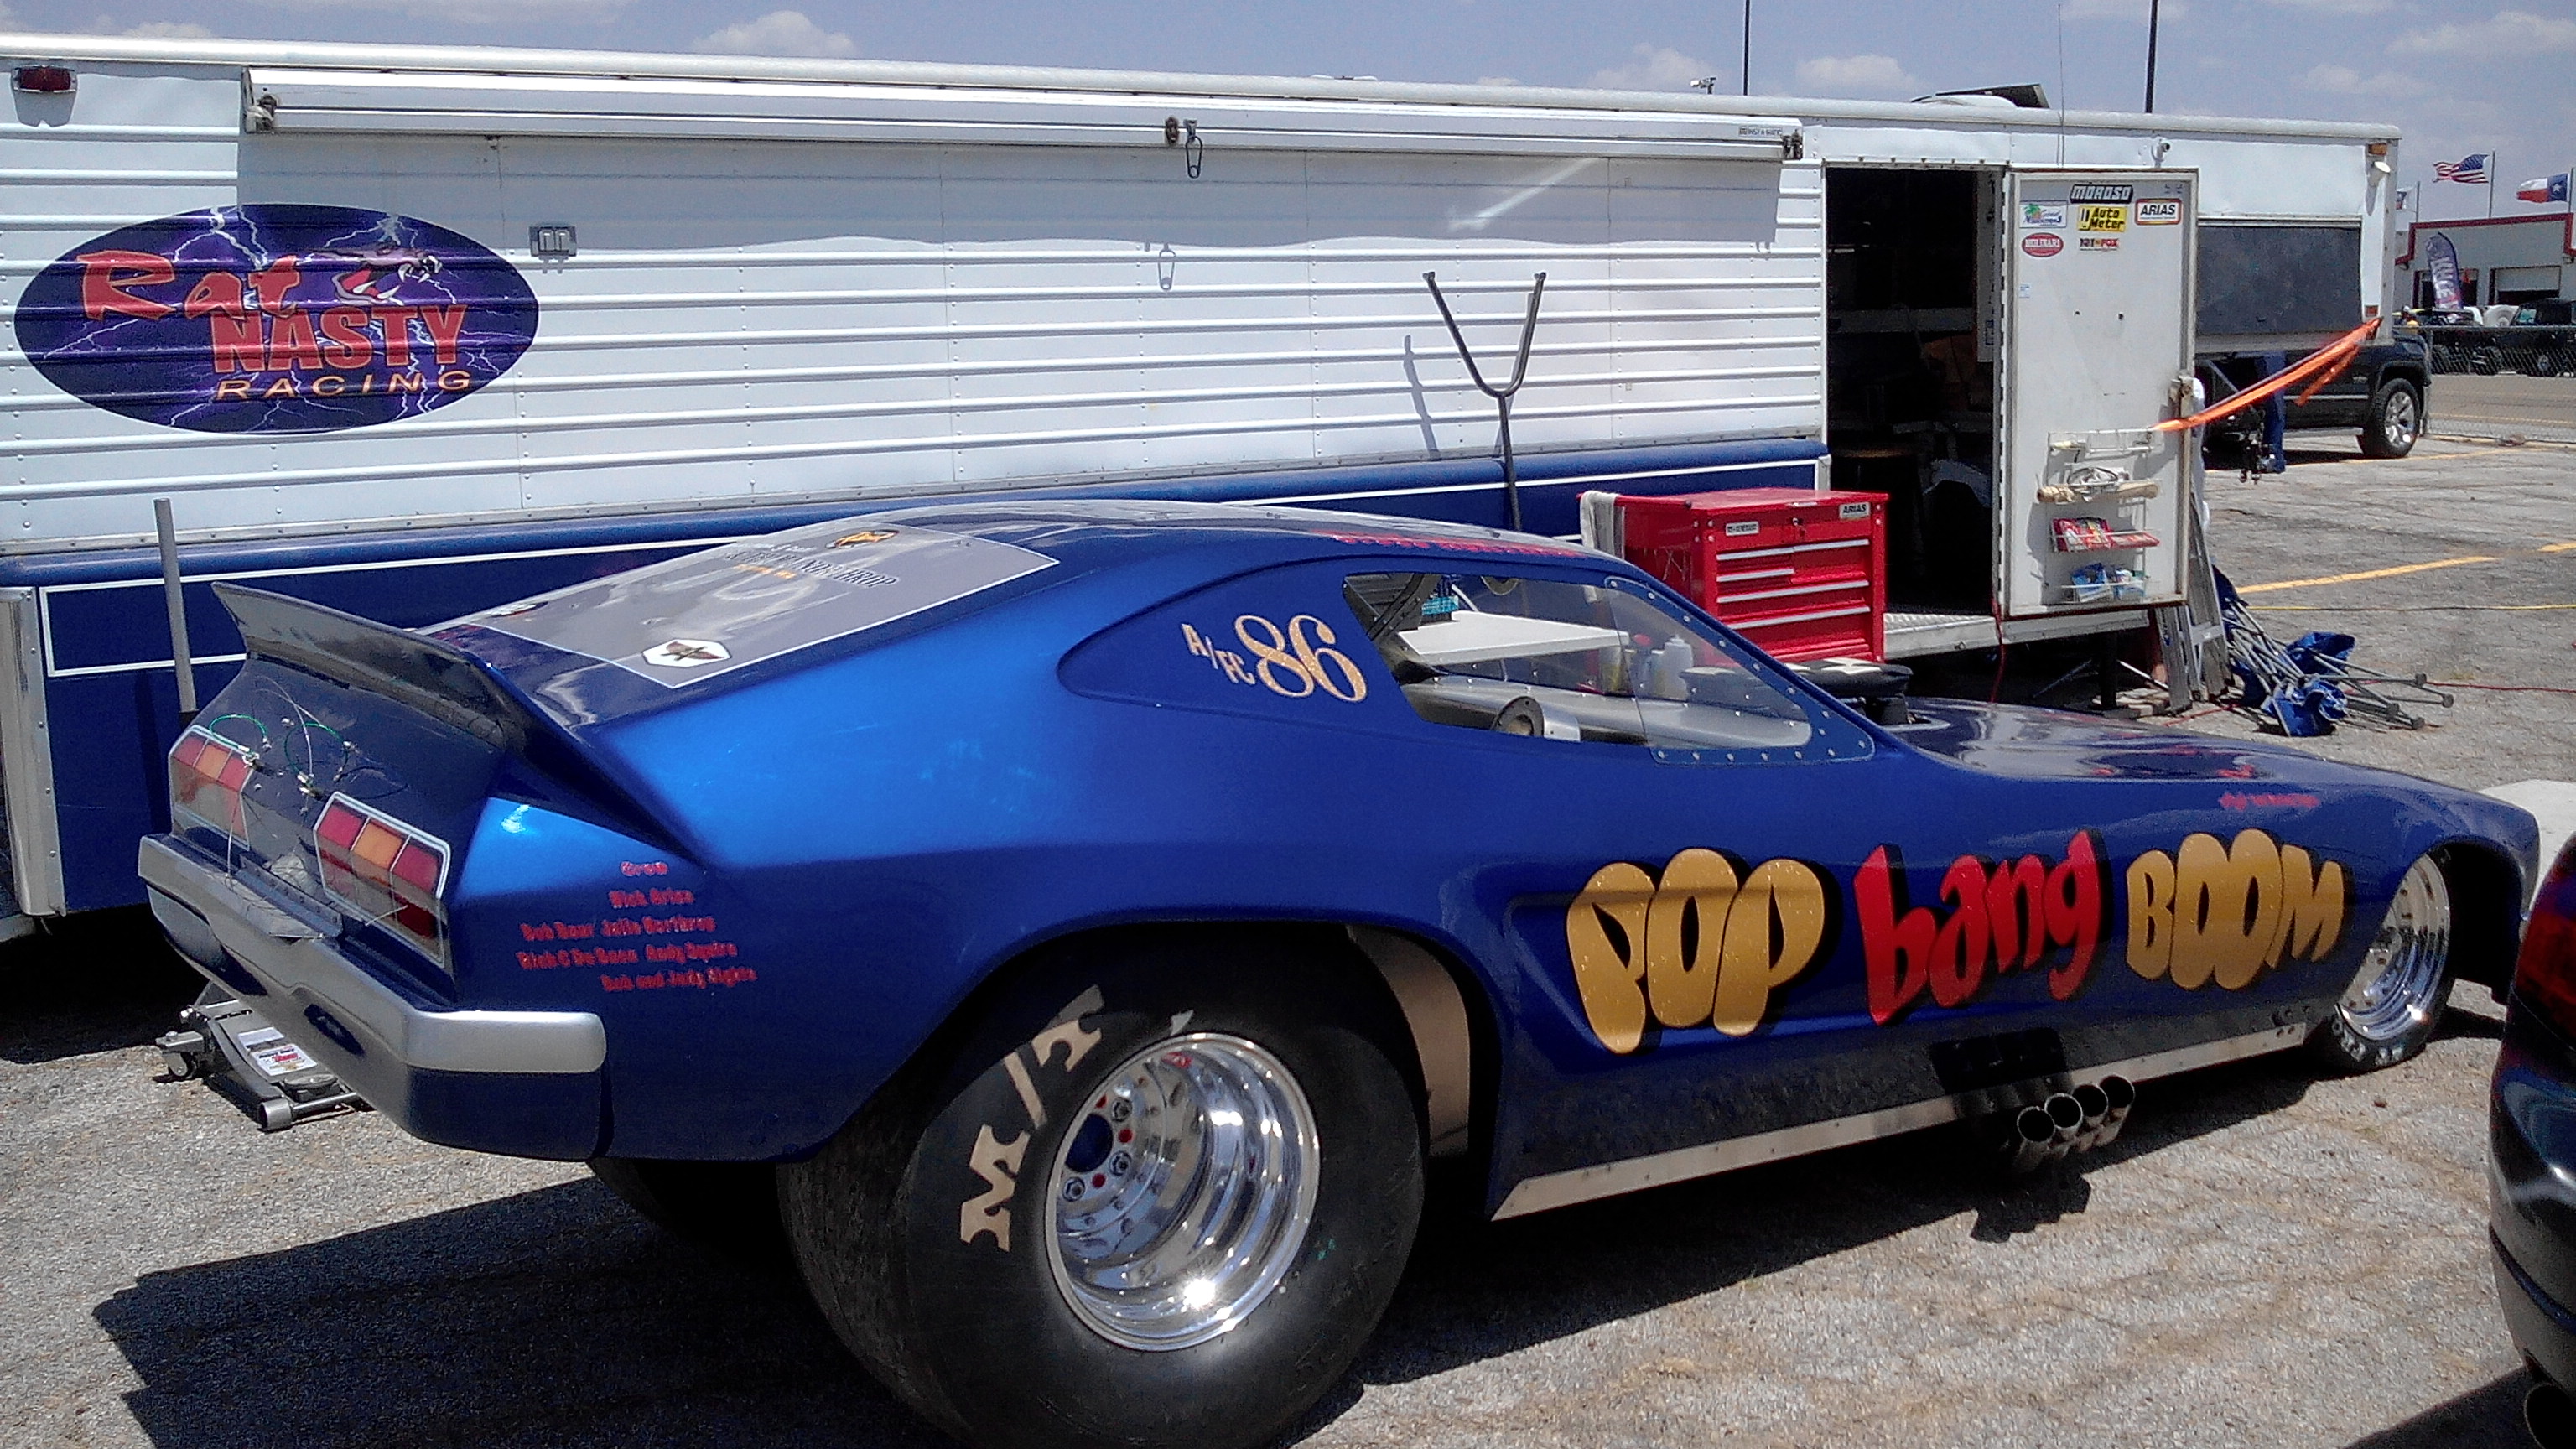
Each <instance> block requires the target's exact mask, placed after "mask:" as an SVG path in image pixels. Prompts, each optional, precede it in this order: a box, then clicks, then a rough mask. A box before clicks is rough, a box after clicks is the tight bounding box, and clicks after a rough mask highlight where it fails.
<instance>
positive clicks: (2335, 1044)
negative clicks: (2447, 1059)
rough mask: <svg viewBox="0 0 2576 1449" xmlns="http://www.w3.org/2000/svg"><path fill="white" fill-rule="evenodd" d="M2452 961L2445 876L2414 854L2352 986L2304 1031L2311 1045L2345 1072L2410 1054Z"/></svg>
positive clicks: (2439, 1007)
mask: <svg viewBox="0 0 2576 1449" xmlns="http://www.w3.org/2000/svg"><path fill="white" fill-rule="evenodd" d="M2456 965H2457V963H2456V962H2455V961H2453V959H2452V954H2451V884H2450V879H2449V877H2447V876H2445V875H2444V874H2443V872H2442V865H2441V862H2440V861H2438V860H2436V859H2434V858H2433V857H2432V856H2429V855H2427V856H2421V857H2418V858H2417V859H2416V861H2415V863H2414V864H2413V865H2412V866H2409V867H2408V868H2407V871H2406V875H2405V877H2404V879H2402V880H2400V881H2399V882H2398V884H2397V893H2396V896H2395V897H2394V898H2393V899H2392V900H2390V901H2389V903H2388V914H2387V915H2386V916H2385V917H2384V918H2382V920H2381V921H2380V925H2379V933H2378V935H2376V936H2375V937H2373V938H2372V940H2371V943H2370V948H2369V949H2368V950H2366V951H2364V952H2363V953H2362V958H2361V968H2360V970H2358V971H2357V972H2355V973H2354V975H2353V979H2352V985H2351V986H2350V987H2348V988H2346V989H2345V991H2344V994H2343V999H2342V1000H2340V1001H2338V1002H2336V1003H2335V1009H2334V1011H2333V1013H2332V1014H2331V1015H2329V1016H2328V1017H2327V1018H2326V1019H2325V1020H2324V1021H2323V1022H2320V1023H2319V1024H2318V1026H2317V1029H2316V1031H2315V1032H2314V1033H2313V1034H2311V1035H2310V1036H2309V1038H2308V1048H2309V1050H2310V1051H2311V1052H2312V1053H2313V1054H2314V1055H2315V1056H2316V1057H2317V1058H2318V1059H2319V1060H2320V1061H2321V1062H2322V1063H2323V1064H2324V1065H2325V1066H2326V1067H2327V1068H2328V1069H2329V1070H2331V1071H2334V1072H2336V1073H2337V1074H2339V1075H2347V1076H2349V1075H2353V1074H2356V1073H2361V1072H2376V1071H2381V1070H2384V1069H2385V1068H2388V1067H2393V1066H2396V1065H2397V1064H2398V1063H2400V1062H2402V1061H2405V1060H2406V1059H2408V1058H2409V1057H2412V1056H2414V1055H2415V1054H2416V1053H2418V1052H2420V1051H2422V1050H2424V1045H2425V1043H2427V1042H2429V1041H2431V1040H2432V1039H2433V1032H2434V1029H2435V1028H2436V1027H2439V1026H2440V1025H2441V1024H2442V1012H2443V1010H2444V1009H2445V1007H2446V1005H2447V1003H2448V1002H2449V1001H2450V999H2451V978H2452V973H2453V971H2454V970H2455V969H2456Z"/></svg>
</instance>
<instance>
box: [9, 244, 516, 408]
mask: <svg viewBox="0 0 2576 1449" xmlns="http://www.w3.org/2000/svg"><path fill="white" fill-rule="evenodd" d="M17 322H18V344H19V346H21V347H23V348H24V349H26V353H27V360H28V361H30V362H32V363H34V364H35V366H36V370H37V371H39V372H41V373H43V374H44V375H45V377H46V378H47V379H48V380H49V381H51V382H52V383H53V384H54V385H55V386H57V387H59V388H61V389H62V390H63V391H65V392H67V393H70V394H71V395H72V396H74V397H77V398H80V399H82V400H83V401H85V402H89V403H92V404H95V405H96V406H99V407H102V408H106V409H107V410H108V411H110V412H116V413H122V414H124V415H125V416H127V417H129V418H139V419H141V420H142V421H144V422H147V423H162V424H166V425H168V426H170V427H174V428H192V429H195V430H196V431H198V432H205V433H320V432H332V431H336V430H338V429H341V428H359V427H365V426H366V425H368V424H370V423H384V422H392V421H393V420H395V419H397V418H407V417H415V416H418V415H419V414H422V413H426V412H429V411H431V410H432V409H435V408H440V407H444V406H446V405H447V404H449V403H452V402H455V401H456V400H458V399H459V398H462V397H465V396H467V395H469V394H471V393H473V392H474V391H475V390H476V389H478V388H480V387H482V386H483V385H484V384H486V383H488V382H490V381H492V380H493V379H494V378H496V377H499V376H500V375H501V374H503V373H505V372H507V371H509V370H510V367H511V364H513V363H515V362H517V361H518V360H519V354H521V353H523V352H525V351H527V350H528V343H529V341H530V340H531V339H533V338H534V337H535V336H536V333H537V297H536V294H535V293H534V292H532V291H530V290H529V289H528V283H527V279H526V278H524V277H522V276H520V275H519V271H518V269H517V268H516V267H513V266H511V265H510V264H509V263H508V262H506V261H504V260H502V259H501V258H500V257H498V256H496V255H494V254H493V253H492V252H491V251H490V250H488V249H486V248H484V247H483V246H481V245H479V244H477V243H476V242H474V241H472V240H470V239H468V238H466V237H463V236H459V235H457V234H456V233H455V232H452V231H449V230H448V229H447V228H445V227H442V226H433V225H431V224H430V223H428V222H425V221H416V220H414V219H412V218H410V217H407V216H388V215H386V214H384V213H383V212H377V211H356V210H352V209H350V208H348V207H343V206H227V207H218V208H216V209H214V210H212V211H196V212H190V213H188V214H187V215H185V216H171V217H163V218H162V219H161V220H159V221H147V222H140V223H138V224H136V225H133V226H129V227H123V228H120V229H118V230H116V231H112V232H109V233H108V234H107V235H105V236H102V237H99V238H97V239H96V240H94V241H91V242H89V243H88V244H86V245H84V246H82V247H79V248H77V249H76V250H74V251H73V252H72V253H71V254H70V255H69V256H66V257H64V258H63V259H62V260H60V261H58V262H55V263H54V264H53V265H51V266H49V267H47V268H45V269H44V270H43V271H42V272H39V273H37V274H36V278H35V280H34V281H32V282H30V283H28V284H27V291H26V295H25V296H23V297H21V298H20V299H19V302H18V318H17Z"/></svg>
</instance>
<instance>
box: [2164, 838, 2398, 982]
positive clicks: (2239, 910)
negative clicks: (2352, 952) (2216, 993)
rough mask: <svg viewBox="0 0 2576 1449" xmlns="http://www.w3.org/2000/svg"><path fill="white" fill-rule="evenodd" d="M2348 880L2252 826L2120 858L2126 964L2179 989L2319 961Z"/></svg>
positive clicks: (2330, 946)
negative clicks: (2227, 836) (2125, 869)
mask: <svg viewBox="0 0 2576 1449" xmlns="http://www.w3.org/2000/svg"><path fill="white" fill-rule="evenodd" d="M2348 885H2349V882H2348V881H2347V880H2346V878H2345V875H2344V869H2343V866H2342V865H2341V864H2340V863H2338V862H2336V861H2331V860H2328V861H2316V860H2313V859H2311V857H2310V856H2309V854H2308V852H2306V851H2305V850H2302V849H2300V848H2299V847H2298V846H2295V845H2283V844H2281V843H2280V842H2278V841H2276V840H2274V839H2273V838H2272V837H2271V836H2269V835H2267V834H2265V833H2264V832H2262V831H2260V830H2243V831H2239V832H2237V835H2236V838H2235V839H2234V840H2232V841H2228V842H2225V843H2222V842H2220V840H2219V838H2218V837H2217V836H2215V835H2209V834H2194V835H2188V836H2185V837H2184V838H2183V842H2182V845H2181V846H2180V847H2179V848H2178V849H2176V850H2175V851H2174V852H2173V853H2172V854H2170V855H2168V854H2167V853H2165V852H2164V851H2161V850H2150V851H2148V852H2146V853H2145V854H2143V855H2141V856H2139V857H2138V858H2137V859H2136V860H2134V861H2131V862H2130V863H2129V874H2128V886H2129V969H2131V970H2133V971H2135V972H2137V973H2138V974H2139V975H2140V976H2144V977H2146V978H2147V979H2149V980H2151V981H2152V980H2155V979H2158V978H2163V979H2166V980H2170V981H2172V982H2173V984H2174V985H2176V986H2179V987H2182V988H2183V989H2184V990H2186V991H2197V990H2199V989H2200V988H2201V987H2203V986H2207V985H2209V984H2210V983H2212V982H2216V983H2217V984H2218V986H2219V988H2220V989H2222V990H2226V991H2241V990H2243V989H2245V988H2246V987H2248V986H2251V985H2253V984H2254V982H2255V981H2256V980H2257V979H2258V978H2260V977H2261V976H2262V974H2263V973H2264V972H2265V971H2268V970H2270V969H2272V968H2274V967H2276V966H2279V965H2280V964H2282V963H2283V962H2284V961H2322V960H2324V959H2325V958H2326V957H2327V956H2329V955H2331V954H2333V952H2334V949H2335V946H2336V944H2337V943H2338V942H2339V941H2340V940H2341V939H2342V937H2343V917H2344V907H2345V901H2346V898H2347V895H2348V893H2349V892H2348Z"/></svg>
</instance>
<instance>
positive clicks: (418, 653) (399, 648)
mask: <svg viewBox="0 0 2576 1449" xmlns="http://www.w3.org/2000/svg"><path fill="white" fill-rule="evenodd" d="M213 587H214V591H215V597H216V598H218V599H220V600H222V601H223V605H224V607H225V608H226V609H228V610H230V611H232V616H233V622H234V623H235V624H236V625H238V626H239V627H240V629H241V636H242V644H243V647H244V649H245V651H246V652H247V653H248V654H249V655H250V657H252V658H254V659H266V660H270V661H273V662H275V663H279V664H284V665H286V666H288V667H290V668H294V669H300V670H303V671H305V672H306V673H309V674H317V675H320V676H321V677H323V678H325V679H329V680H334V681H336V682H338V683H341V684H345V685H348V686H350V687H352V688H355V689H360V690H364V691H366V692H367V693H370V694H374V695H378V696H381V697H383V698H385V699H389V700H392V701H393V702H395V703H397V704H400V705H402V706H404V707H406V708H408V709H411V710H414V711H416V712H418V713H420V714H422V715H425V716H427V717H429V718H431V719H434V720H437V721H438V722H439V723H441V724H444V725H448V726H450V727H451V728H454V729H457V730H461V731H463V732H464V733H466V734H469V735H472V736H474V737H475V738H476V739H479V740H482V741H483V742H484V743H486V744H488V745H490V746H492V747H493V748H494V749H496V750H499V751H501V752H502V753H504V754H508V755H513V756H516V757H518V758H519V759H521V760H523V761H525V762H526V763H527V764H528V765H529V766H531V767H533V768H534V769H535V770H536V771H538V772H539V773H540V774H542V775H544V776H546V777H547V778H549V779H551V780H553V781H555V782H556V783H557V784H560V785H562V786H564V787H566V788H568V789H569V790H571V791H572V792H574V793H576V794H578V795H580V796H581V797H582V798H584V799H586V800H588V801H590V802H591V803H592V804H593V805H595V806H597V807H598V808H599V809H600V810H602V811H603V812H605V813H606V814H608V815H609V816H611V817H613V818H614V819H615V821H616V822H617V825H618V828H620V829H621V830H624V831H625V832H626V833H628V834H631V835H635V836H638V837H641V838H643V839H646V840H649V841H651V842H653V843H654V844H657V845H661V846H663V847H665V848H668V849H673V850H680V853H682V854H686V853H687V852H686V851H685V850H681V847H680V845H679V842H678V841H676V840H675V839H674V838H673V833H672V832H671V830H670V829H669V828H668V827H667V826H665V825H664V824H663V823H662V820H661V817H660V816H659V815H657V814H656V813H655V812H654V811H652V810H650V809H648V808H646V806H645V805H644V804H643V803H642V802H641V801H639V800H638V799H637V798H636V796H635V793H634V792H633V791H631V790H629V789H628V788H626V787H625V786H624V785H622V784H620V783H618V781H617V780H616V779H615V778H614V777H613V776H612V775H611V774H610V773H609V772H608V771H607V770H605V769H603V768H602V767H601V765H600V764H599V762H598V760H597V759H596V754H595V752H594V751H593V750H592V749H590V748H589V747H588V746H586V745H584V744H583V743H582V742H581V741H580V740H578V739H575V738H574V737H573V736H572V734H571V733H570V732H569V731H568V730H566V729H564V727H563V726H561V725H560V724H557V723H556V722H555V721H553V720H551V719H549V718H547V717H546V716H545V714H544V713H542V712H541V711H539V710H538V709H537V708H536V707H535V706H534V705H532V704H531V703H529V701H528V700H527V698H526V697H525V696H524V695H522V694H520V693H519V691H518V690H517V689H515V688H513V687H512V686H511V685H510V684H509V683H508V682H507V681H505V680H503V679H502V678H501V677H500V675H498V674H496V673H494V672H493V670H492V667H491V666H490V665H489V664H486V663H485V662H484V661H482V660H480V659H477V658H475V657H474V656H473V655H471V654H468V653H466V652H465V651H464V650H462V649H459V648H457V647H456V646H455V645H453V644H449V643H446V642H444V641H442V640H438V639H433V638H430V637H429V636H428V635H425V634H415V633H413V632H412V631H410V630H408V629H398V628H395V627H394V626H393V625H390V624H380V623H377V622H376V621H375V620H373V619H361V618H359V617H358V616H357V615H355V614H346V613H342V612H341V611H340V610H338V609H334V608H331V607H329V606H328V605H324V604H315V603H308V602H306V601H305V600H302V599H295V598H289V597H287V596H286V595H284V594H273V593H270V592H269V591H267V590H266V589H251V588H244V587H242V586H241V585H239V584H228V583H218V584H215V585H214V586H213Z"/></svg>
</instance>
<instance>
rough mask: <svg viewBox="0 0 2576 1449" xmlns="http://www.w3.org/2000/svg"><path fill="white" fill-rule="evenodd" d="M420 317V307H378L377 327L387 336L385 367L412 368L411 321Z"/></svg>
mask: <svg viewBox="0 0 2576 1449" xmlns="http://www.w3.org/2000/svg"><path fill="white" fill-rule="evenodd" d="M419 315H420V309H419V308H418V307H378V308H377V309H376V325H377V326H378V327H379V328H381V329H383V331H384V334H385V365H386V366H388V367H409V366H411V319H413V318H414V317H417V316H419Z"/></svg>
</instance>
